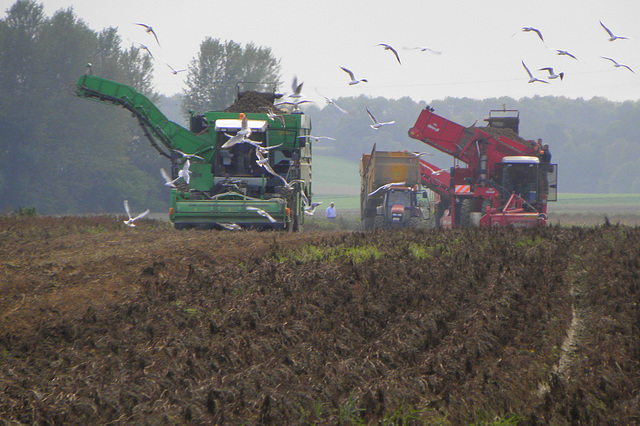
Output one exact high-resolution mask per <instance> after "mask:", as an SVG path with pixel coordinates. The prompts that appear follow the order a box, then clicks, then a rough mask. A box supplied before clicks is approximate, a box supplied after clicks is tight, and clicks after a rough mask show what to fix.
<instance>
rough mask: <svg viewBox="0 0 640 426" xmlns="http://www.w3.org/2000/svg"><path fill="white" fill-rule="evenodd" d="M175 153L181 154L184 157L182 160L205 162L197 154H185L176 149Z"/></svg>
mask: <svg viewBox="0 0 640 426" xmlns="http://www.w3.org/2000/svg"><path fill="white" fill-rule="evenodd" d="M173 152H177V153H178V154H180V155H181V156H182V158H186V159H187V160H191V159H194V160H201V161H204V158H202V157H200V156H199V155H196V154H185V153H184V152H182V151H180V150H179V149H174V150H173Z"/></svg>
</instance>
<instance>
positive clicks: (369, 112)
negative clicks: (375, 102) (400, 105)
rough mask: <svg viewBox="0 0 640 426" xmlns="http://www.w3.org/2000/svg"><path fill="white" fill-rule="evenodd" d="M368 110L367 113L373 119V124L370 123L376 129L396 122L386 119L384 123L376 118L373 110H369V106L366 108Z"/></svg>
mask: <svg viewBox="0 0 640 426" xmlns="http://www.w3.org/2000/svg"><path fill="white" fill-rule="evenodd" d="M366 110H367V114H369V118H370V119H371V121H373V124H370V126H371V128H372V129H374V130H378V129H379V128H380V127H382V126H384V125H386V124H393V123H395V120H394V121H386V122H383V123H380V122H379V121H378V120H376V118H375V117H374V116H373V114H371V111H369V108H366Z"/></svg>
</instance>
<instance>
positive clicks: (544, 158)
mask: <svg viewBox="0 0 640 426" xmlns="http://www.w3.org/2000/svg"><path fill="white" fill-rule="evenodd" d="M540 162H542V163H547V164H548V163H551V151H550V150H549V144H548V143H545V144H544V145H542V154H541V155H540Z"/></svg>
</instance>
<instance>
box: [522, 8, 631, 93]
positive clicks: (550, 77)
mask: <svg viewBox="0 0 640 426" xmlns="http://www.w3.org/2000/svg"><path fill="white" fill-rule="evenodd" d="M600 26H601V27H602V28H603V29H604V30H605V31H606V33H607V35H608V40H609V41H615V40H626V39H628V37H623V36H619V35H616V34H614V33H613V31H611V29H609V28H608V27H607V26H606V25H605V24H603V23H602V21H600ZM521 31H523V32H533V33H535V34H537V35H538V37H539V38H540V40H541V41H542V42H543V43H545V41H544V37H543V35H542V32H541V31H540V30H539V29H538V28H535V27H522V30H521ZM516 34H517V32H516V33H514V34H513V35H516ZM512 37H513V36H512ZM545 45H546V43H545ZM555 51H556V53H557V54H558V55H561V56H568V57H570V58H573V59H575V60H578V58H577V57H576V56H575V55H573V54H572V53H570V52H568V51H566V50H562V49H555ZM600 57H601V58H602V59H605V60H607V61H610V62H611V63H612V64H613V66H614V67H616V68H626V69H628V70H629V71H631V72H632V73H634V74H635V71H634V70H633V69H631V67H630V66H628V65H625V64H621V63H620V62H618V61H616V60H615V59H613V58H610V57H607V56H600ZM522 66H523V67H524V69H525V71H526V72H527V75H528V76H529V81H528V82H529V83H535V82H540V83H545V84H549V82H548V81H547V80H544V79H540V78H537V77H535V76H534V75H533V73H532V72H531V70H530V69H529V67H527V65H526V64H525V63H524V60H523V61H522ZM538 71H547V72H548V73H549V75H547V79H548V80H554V79H557V78H559V79H560V80H562V79H563V78H564V73H563V72H559V73H556V72H554V70H553V68H552V67H544V68H540V69H539V70H538Z"/></svg>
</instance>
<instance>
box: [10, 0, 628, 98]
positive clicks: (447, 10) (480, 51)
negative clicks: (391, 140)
mask: <svg viewBox="0 0 640 426" xmlns="http://www.w3.org/2000/svg"><path fill="white" fill-rule="evenodd" d="M13 3H14V1H13V0H11V1H9V0H0V5H2V6H3V7H2V13H3V16H4V15H5V13H4V11H5V10H6V9H7V8H8V7H10V6H11V5H12V4H13ZM41 3H43V4H44V6H45V13H46V14H47V15H48V16H51V15H52V14H53V13H54V12H55V11H56V10H58V9H66V8H68V7H73V10H74V12H75V14H76V16H77V17H79V18H80V19H82V20H83V21H85V22H86V23H87V24H88V26H89V27H90V28H92V29H94V30H96V31H99V30H102V29H103V28H106V27H110V26H111V27H117V28H118V31H119V33H120V35H121V37H122V39H123V41H124V45H125V46H126V47H128V46H130V45H131V44H132V43H134V42H140V43H144V44H145V45H147V46H149V47H150V48H151V49H152V51H153V53H154V56H155V57H156V79H155V83H156V89H157V90H158V91H159V92H161V93H164V94H167V95H171V94H174V93H177V92H180V91H182V89H183V83H184V77H185V73H182V74H178V75H177V76H176V75H173V74H172V73H171V72H170V69H169V68H168V67H167V66H166V63H169V64H170V65H171V66H172V67H174V68H176V69H179V68H186V67H187V66H188V64H189V62H190V61H191V60H192V59H193V58H195V57H196V56H197V54H198V51H199V47H200V43H201V42H202V41H203V40H204V39H205V38H206V37H212V38H219V39H222V40H234V41H236V42H238V43H241V44H243V45H244V44H246V43H248V42H253V43H255V44H256V45H259V46H268V47H270V48H271V49H272V52H273V54H274V56H275V57H276V58H280V59H281V64H282V76H283V80H284V81H285V84H283V85H282V86H280V91H282V92H285V93H287V92H290V91H291V88H290V81H291V80H292V77H293V76H294V75H297V77H298V80H299V81H302V82H304V88H303V94H304V95H305V96H306V97H308V98H310V99H313V100H318V101H319V100H321V98H320V97H319V95H318V94H317V91H319V92H320V93H322V94H324V95H327V96H329V97H332V98H338V97H341V96H357V95H360V94H365V95H368V96H373V97H375V96H384V97H389V98H401V97H404V96H409V97H411V98H412V99H414V100H416V101H420V100H425V101H427V102H430V101H432V100H436V99H444V98H446V97H449V96H451V97H458V98H459V97H468V98H474V99H484V98H490V97H497V96H510V97H513V98H516V99H518V98H522V97H531V96H535V95H540V96H546V95H553V96H566V97H569V98H584V99H591V98H592V97H594V96H599V97H605V98H607V99H610V100H614V101H624V100H634V101H637V100H640V26H639V25H638V17H639V16H640V1H638V0H600V1H594V0H537V1H535V2H533V1H521V0H458V1H456V0H451V1H442V0H438V1H430V0H407V1H403V0H397V1H381V0H368V1H344V0H299V1H294V2H292V1H281V0H270V1H264V0H262V1H249V0H234V1H215V0H183V1H176V0H109V1H96V0H44V1H43V2H41ZM600 21H602V22H603V23H604V24H605V25H606V26H607V27H609V28H610V29H611V30H612V31H613V32H614V33H615V34H616V35H620V36H625V37H628V39H627V40H615V41H613V42H610V41H608V38H609V36H608V35H607V33H606V32H605V30H604V29H603V28H602V27H601V26H600ZM137 22H142V23H146V24H149V25H151V26H153V28H154V30H155V31H156V33H157V35H158V37H159V39H160V47H159V46H158V45H157V44H155V40H154V39H153V38H152V36H151V35H150V34H147V33H146V32H145V31H144V29H143V28H142V27H139V26H136V25H134V23H137ZM523 27H535V28H538V29H539V30H540V31H541V32H542V35H543V37H544V41H545V42H544V43H543V42H542V41H541V40H540V39H539V38H538V36H537V35H536V34H535V33H533V32H523V31H521V29H522V28H523ZM378 43H388V44H390V45H392V46H393V47H395V48H396V49H397V51H398V53H399V54H400V58H401V60H402V65H400V64H398V62H397V61H396V59H395V57H394V56H393V53H392V52H390V51H385V50H384V49H383V48H382V47H379V46H377V47H375V46H374V45H376V44H378ZM408 47H428V48H431V49H434V50H437V51H441V52H442V54H440V55H436V54H434V53H431V52H429V51H425V52H421V51H419V50H406V49H405V48H408ZM555 49H562V50H567V51H569V52H570V53H572V54H574V55H575V56H576V57H577V58H578V60H574V59H572V58H570V57H568V56H559V55H557V54H556V52H555ZM601 56H607V57H610V58H613V59H615V60H617V61H618V62H620V63H623V64H626V65H629V66H630V67H631V68H632V69H634V71H636V72H637V74H634V73H632V72H631V71H629V70H627V69H625V68H615V67H614V65H613V63H611V62H609V61H607V60H605V59H602V58H601ZM522 61H524V62H525V63H526V64H527V66H528V67H529V69H530V70H531V71H532V72H533V73H534V75H535V76H536V77H538V78H540V79H545V80H546V75H548V73H546V71H538V70H539V69H540V68H543V67H553V68H554V71H555V72H556V73H560V72H564V73H565V76H564V80H563V81H560V80H559V79H555V80H547V81H549V82H550V84H544V83H540V82H535V83H528V80H529V77H528V75H527V73H526V71H525V69H524V68H523V66H522ZM340 66H344V67H346V68H349V69H351V70H352V71H354V73H355V74H356V77H358V78H366V79H368V80H369V82H368V83H361V84H358V85H355V86H349V85H348V84H347V82H348V76H347V74H346V73H344V72H343V71H342V70H340ZM82 72H84V70H78V73H79V74H81V73H82ZM95 72H97V70H95Z"/></svg>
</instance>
